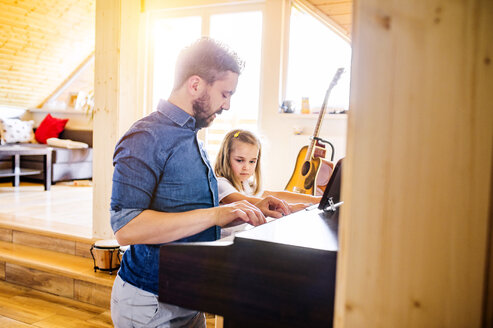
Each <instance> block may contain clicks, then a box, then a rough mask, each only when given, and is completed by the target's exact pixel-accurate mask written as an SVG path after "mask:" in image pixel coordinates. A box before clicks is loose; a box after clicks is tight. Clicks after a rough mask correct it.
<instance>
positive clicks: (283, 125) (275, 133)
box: [261, 113, 347, 190]
mask: <svg viewBox="0 0 493 328" xmlns="http://www.w3.org/2000/svg"><path fill="white" fill-rule="evenodd" d="M290 115H292V116H290ZM270 117H272V118H273V119H270V120H264V121H262V122H261V124H262V126H263V131H262V141H263V153H262V157H263V158H262V169H263V182H264V188H265V189H271V190H272V189H274V190H278V189H283V188H284V187H285V186H286V184H287V183H288V181H289V178H290V177H291V175H292V173H293V169H294V165H295V162H296V157H297V156H298V153H299V151H300V149H301V148H302V147H303V146H306V145H308V144H309V143H310V136H311V135H312V134H313V130H314V128H315V124H316V120H317V117H316V116H315V115H306V116H305V115H295V114H277V113H276V114H274V115H270ZM294 127H296V128H299V127H301V128H303V132H302V134H300V135H296V134H294V132H293V130H294ZM346 127H347V116H346V115H344V114H338V115H330V117H327V116H326V118H325V119H324V121H323V122H322V127H321V130H320V135H319V136H320V137H321V138H323V139H325V140H328V141H330V142H331V143H332V144H333V145H334V150H335V152H334V161H337V160H338V159H340V158H342V157H344V156H345V154H346ZM330 155H331V150H330V147H329V148H328V149H327V158H328V159H330Z"/></svg>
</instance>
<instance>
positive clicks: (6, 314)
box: [0, 281, 113, 328]
mask: <svg viewBox="0 0 493 328" xmlns="http://www.w3.org/2000/svg"><path fill="white" fill-rule="evenodd" d="M0 327H4V328H6V327H9V328H24V327H46V328H48V327H50V328H58V327H60V328H70V327H74V328H86V327H94V328H97V327H113V324H112V322H111V314H110V310H108V309H104V308H100V307H97V306H94V305H90V304H87V303H83V302H78V301H74V300H70V299H68V298H65V297H60V296H55V295H52V294H48V293H43V292H39V291H35V290H32V289H30V288H26V287H20V286H19V285H13V284H10V283H7V282H5V281H0Z"/></svg>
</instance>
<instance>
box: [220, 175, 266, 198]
mask: <svg viewBox="0 0 493 328" xmlns="http://www.w3.org/2000/svg"><path fill="white" fill-rule="evenodd" d="M242 184H243V191H239V190H238V189H236V188H235V187H234V186H233V184H232V183H231V182H230V181H229V180H228V179H226V178H224V177H217V190H218V194H219V195H218V198H219V202H221V200H223V198H224V197H226V196H229V195H231V194H232V193H235V192H239V193H240V194H243V195H247V196H256V197H260V195H262V191H260V192H258V193H257V194H256V195H254V193H253V189H252V187H250V184H249V183H248V181H243V183H242Z"/></svg>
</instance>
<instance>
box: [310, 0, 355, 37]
mask: <svg viewBox="0 0 493 328" xmlns="http://www.w3.org/2000/svg"><path fill="white" fill-rule="evenodd" d="M308 2H309V3H310V4H312V5H313V6H314V7H315V8H317V9H318V10H320V11H321V12H322V13H324V14H325V15H327V16H328V17H329V18H330V19H331V20H332V21H334V22H335V23H337V24H338V25H339V26H340V27H342V29H344V30H345V31H346V32H347V35H351V23H352V14H353V0H308Z"/></svg>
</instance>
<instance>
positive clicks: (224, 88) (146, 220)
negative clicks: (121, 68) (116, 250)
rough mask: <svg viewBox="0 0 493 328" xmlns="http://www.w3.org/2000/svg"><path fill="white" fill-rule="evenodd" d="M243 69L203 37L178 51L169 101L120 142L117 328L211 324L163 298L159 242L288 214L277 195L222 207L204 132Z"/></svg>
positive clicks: (115, 210)
mask: <svg viewBox="0 0 493 328" xmlns="http://www.w3.org/2000/svg"><path fill="white" fill-rule="evenodd" d="M241 67H242V65H241V62H240V61H239V59H238V58H237V56H236V54H234V53H232V52H230V51H229V50H228V49H226V48H225V47H223V46H222V45H220V44H218V43H216V42H215V41H213V40H211V39H207V38H202V39H200V40H198V41H197V42H196V43H194V44H193V45H191V46H190V47H188V48H186V49H184V50H183V51H182V52H181V53H180V55H179V57H178V60H177V63H176V69H175V83H174V87H173V91H172V92H171V95H170V97H169V98H168V101H164V100H161V102H160V103H159V105H158V108H157V111H155V112H153V113H152V114H150V115H148V116H147V117H144V118H143V119H141V120H139V121H137V122H136V123H135V124H134V125H133V126H132V127H131V128H130V129H129V131H127V133H126V134H125V135H124V136H123V137H122V139H121V140H120V141H119V142H118V144H117V145H116V148H115V153H114V161H113V163H114V166H115V171H114V175H113V190H112V197H111V226H112V228H113V231H114V232H115V237H116V239H117V240H118V242H119V244H120V245H131V246H130V248H129V249H128V250H127V251H126V252H125V254H124V256H123V259H122V264H121V268H120V270H119V272H118V276H117V278H116V280H115V283H114V285H113V291H112V297H111V316H112V319H113V322H114V324H115V327H205V318H204V315H203V314H202V313H198V312H196V311H193V310H188V309H184V308H180V307H177V306H173V305H170V304H164V303H159V302H158V299H157V293H158V267H159V246H160V245H161V244H163V243H168V242H173V241H180V242H188V241H190V242H192V241H212V240H216V239H217V238H218V237H219V235H220V229H221V228H220V227H222V226H225V225H228V224H234V223H237V222H248V223H250V224H252V225H255V226H256V225H260V224H263V223H265V217H264V214H265V215H269V216H273V217H280V216H282V215H283V214H288V213H289V209H288V208H287V206H286V204H285V203H284V202H282V201H279V200H277V199H275V198H273V197H270V198H267V199H264V200H263V201H261V202H260V203H258V204H256V205H257V206H258V207H256V206H254V205H252V204H250V203H248V202H246V201H242V202H236V203H232V204H229V205H226V206H218V195H217V194H218V193H217V180H216V178H215V176H214V173H213V170H212V168H211V165H210V163H209V160H208V158H207V154H206V152H205V150H204V149H203V148H202V145H201V143H200V142H199V140H198V138H197V131H198V130H199V129H200V128H202V127H206V126H208V125H209V124H211V122H212V121H213V120H214V118H215V117H216V115H218V114H220V113H221V112H222V111H223V110H228V109H229V106H230V99H231V96H232V95H233V93H234V92H235V89H236V85H237V83H238V76H239V74H240V71H241ZM271 208H272V209H276V210H275V211H273V210H271Z"/></svg>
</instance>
